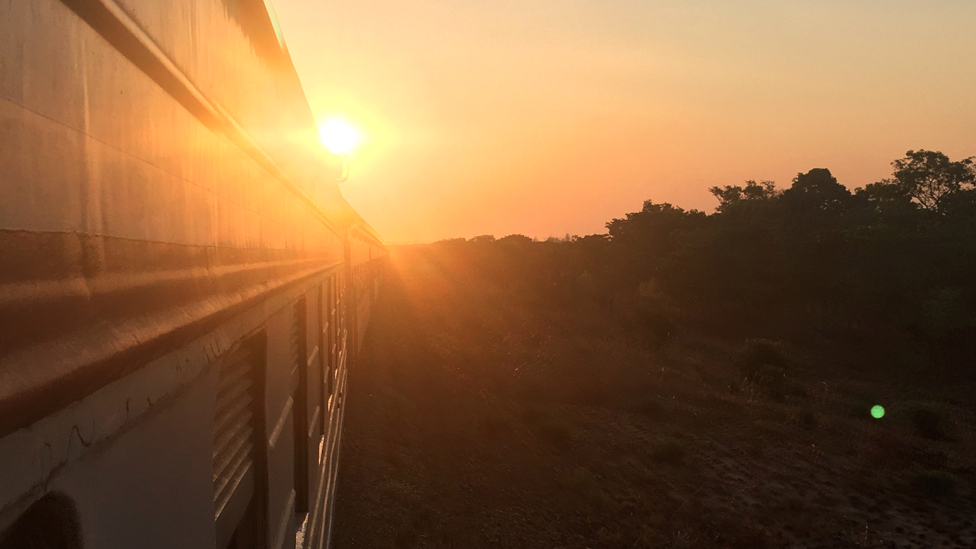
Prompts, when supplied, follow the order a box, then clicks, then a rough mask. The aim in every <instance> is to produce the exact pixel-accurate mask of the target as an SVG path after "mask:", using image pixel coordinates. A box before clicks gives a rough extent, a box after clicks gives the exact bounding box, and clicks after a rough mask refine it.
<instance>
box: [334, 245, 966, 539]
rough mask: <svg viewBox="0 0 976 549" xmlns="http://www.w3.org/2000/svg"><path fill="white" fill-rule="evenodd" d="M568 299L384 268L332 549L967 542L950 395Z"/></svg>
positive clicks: (952, 391) (443, 266)
mask: <svg viewBox="0 0 976 549" xmlns="http://www.w3.org/2000/svg"><path fill="white" fill-rule="evenodd" d="M585 307H587V306H586V305H585V304H561V303H553V302H546V301H540V299H538V298H537V297H536V296H533V295H531V294H526V293H524V292H519V291H517V290H516V289H512V288H506V287H499V286H496V285H492V284H491V283H489V282H486V281H484V280H482V279H480V278H479V277H478V276H476V273H470V272H466V271H464V269H463V266H458V265H453V264H452V263H451V262H450V258H449V257H442V256H437V255H430V254H426V255H425V254H424V253H419V252H412V253H411V254H408V256H406V257H401V258H400V261H399V262H398V270H397V271H395V272H393V273H391V274H390V276H389V278H388V280H387V286H386V288H385V290H384V295H383V296H382V299H381V303H380V304H379V306H378V308H377V310H376V312H375V314H374V321H373V325H372V326H371V328H370V332H369V334H368V335H367V341H366V345H365V349H364V356H363V358H362V361H361V362H360V363H359V364H357V365H356V367H355V368H353V369H352V370H351V372H350V380H349V409H348V413H347V416H346V418H347V419H346V421H347V424H346V434H345V437H346V438H345V441H344V443H343V455H342V462H341V463H342V465H341V468H340V473H339V490H338V507H337V512H336V523H335V528H336V529H335V544H334V547H337V548H339V549H349V548H355V547H445V548H446V547H513V548H514V547H526V548H528V547H565V548H570V547H580V548H582V547H589V548H599V547H602V548H617V547H624V548H639V547H655V548H705V547H741V548H762V547H810V548H814V547H823V548H834V547H892V546H894V547H915V548H923V547H973V546H976V526H974V524H973V522H974V519H973V518H972V517H973V516H976V495H974V491H973V487H974V481H976V478H974V472H976V436H974V429H973V425H974V424H976V419H974V414H973V410H972V409H971V408H970V407H968V406H970V405H971V404H970V403H971V399H970V398H969V396H968V395H971V394H972V388H971V387H963V386H959V387H931V386H926V385H925V383H923V381H924V379H922V380H920V379H910V380H909V379H903V380H900V381H899V380H897V379H892V378H889V377H885V376H880V375H878V373H877V372H874V373H871V374H867V373H858V372H856V371H853V370H851V369H850V368H848V367H846V366H843V364H845V360H844V357H843V355H839V354H837V350H836V349H833V350H826V349H813V350H802V349H793V348H790V349H789V350H788V351H787V350H786V349H785V347H783V346H781V345H780V344H777V343H769V342H766V343H755V342H753V343H746V342H744V341H742V340H738V341H726V340H720V339H714V338H710V337H708V336H704V335H698V334H694V333H689V332H687V331H685V332H682V333H678V334H675V333H674V330H675V328H674V327H673V326H671V325H670V324H667V323H663V322H657V321H658V320H659V317H655V316H654V315H653V314H652V313H648V312H646V311H645V312H644V314H645V316H644V317H642V318H644V319H645V320H646V319H648V318H650V319H651V320H653V321H654V322H651V321H647V322H649V323H650V324H651V325H652V326H653V327H657V328H660V327H661V326H664V327H665V328H666V329H665V328H661V329H660V330H659V331H661V332H665V331H666V332H667V334H666V335H667V341H662V337H661V334H660V333H659V334H654V335H653V336H652V337H646V336H645V335H642V334H640V333H634V330H639V329H641V324H640V322H636V321H634V319H632V318H624V319H622V321H621V322H619V323H618V322H616V320H615V317H614V315H613V314H612V313H608V312H607V311H602V310H599V309H586V308H585ZM668 318H671V316H669V317H668ZM757 348H758V349H759V350H758V351H757V350H756V349H757ZM750 349H751V350H750ZM750 353H751V354H750ZM764 353H765V354H764ZM749 357H751V358H749ZM757 357H758V358H757ZM852 361H853V359H852ZM877 403H882V404H885V406H886V408H887V409H888V412H889V413H888V414H886V416H885V417H884V418H883V419H882V420H875V419H872V418H871V417H870V414H869V410H870V407H871V406H872V405H873V404H877ZM919 410H930V412H919Z"/></svg>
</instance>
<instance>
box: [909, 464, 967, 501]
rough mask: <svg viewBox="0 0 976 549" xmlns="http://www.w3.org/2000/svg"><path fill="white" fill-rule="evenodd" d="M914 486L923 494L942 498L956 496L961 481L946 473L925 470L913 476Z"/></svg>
mask: <svg viewBox="0 0 976 549" xmlns="http://www.w3.org/2000/svg"><path fill="white" fill-rule="evenodd" d="M912 486H914V487H915V489H916V490H918V491H919V492H922V493H923V494H926V495H929V496H933V497H939V498H941V497H949V496H952V495H954V494H955V493H956V489H957V488H958V486H959V481H958V480H957V479H956V477H954V476H952V475H951V474H949V473H946V472H945V471H936V470H932V469H925V470H922V471H918V472H917V473H915V475H914V476H912Z"/></svg>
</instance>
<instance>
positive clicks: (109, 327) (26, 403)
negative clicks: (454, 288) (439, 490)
mask: <svg viewBox="0 0 976 549" xmlns="http://www.w3.org/2000/svg"><path fill="white" fill-rule="evenodd" d="M342 167H343V166H342V160H341V159H340V158H339V157H337V156H334V155H331V154H329V153H327V152H325V151H324V150H323V149H322V147H321V144H320V142H319V136H318V131H317V128H316V124H315V120H314V118H313V116H312V113H311V111H310V109H309V106H308V102H307V101H306V98H305V96H304V92H303V91H302V87H301V83H300V82H299V79H298V76H297V74H296V73H295V69H294V67H293V65H292V62H291V58H290V57H289V55H288V50H287V48H286V46H285V43H284V40H283V39H282V37H281V33H280V30H279V28H278V25H277V21H276V20H275V16H274V13H273V11H272V10H271V9H270V5H269V4H266V3H265V2H264V1H263V0H167V1H165V2H161V1H159V0H31V1H29V2H28V1H8V2H0V549H13V548H22V547H32V548H52V549H61V548H65V549H80V548H84V549H108V548H132V547H139V548H195V547H200V548H217V549H224V548H274V549H278V548H293V547H295V548H316V549H317V548H321V547H327V546H328V544H329V530H330V523H331V520H332V508H333V500H334V494H335V478H336V472H337V466H338V456H339V445H340V441H341V437H342V416H343V409H344V408H343V403H344V399H345V395H346V388H345V383H346V370H347V368H348V367H350V365H352V364H354V363H355V355H356V352H357V349H358V348H359V346H360V344H361V342H362V337H363V333H364V331H365V330H366V327H367V325H368V322H369V317H370V311H371V308H372V304H373V302H374V300H375V299H376V295H377V292H378V291H379V286H380V282H381V279H382V273H383V269H384V266H385V264H386V261H387V255H388V254H387V251H386V250H385V248H384V247H383V245H382V243H381V241H380V239H379V237H378V236H377V235H376V233H375V232H374V231H373V230H372V228H370V226H369V225H368V224H367V223H366V222H365V221H364V220H363V219H362V218H361V217H360V216H359V215H358V214H357V213H356V212H355V211H354V210H353V209H352V208H350V207H349V205H348V204H347V203H346V202H345V200H344V199H343V198H342V196H341V194H340V193H339V190H338V186H337V181H338V179H339V177H340V176H341V172H342Z"/></svg>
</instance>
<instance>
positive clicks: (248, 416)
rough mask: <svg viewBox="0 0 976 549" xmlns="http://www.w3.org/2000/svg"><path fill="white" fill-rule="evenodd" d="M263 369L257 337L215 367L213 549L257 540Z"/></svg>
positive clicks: (260, 339) (261, 343)
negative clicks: (215, 539)
mask: <svg viewBox="0 0 976 549" xmlns="http://www.w3.org/2000/svg"><path fill="white" fill-rule="evenodd" d="M264 364H265V344H264V338H263V336H258V337H256V338H253V339H252V340H250V341H248V342H246V343H245V345H243V346H242V347H241V348H240V349H238V350H237V351H234V352H232V353H231V354H230V355H228V356H227V357H226V358H224V359H223V360H221V362H220V363H219V365H218V374H217V396H216V407H215V411H214V428H213V487H214V522H215V528H216V533H217V547H221V548H223V547H228V548H234V549H237V548H244V547H251V546H253V545H254V544H255V543H256V542H257V539H258V536H259V532H258V530H259V526H258V516H259V514H260V513H258V505H259V503H260V501H261V500H260V498H259V497H258V496H259V495H260V493H261V492H260V490H259V485H260V483H261V478H262V475H260V474H259V472H258V469H259V467H260V465H261V461H262V459H261V456H262V455H263V451H261V449H262V448H263V447H264V446H263V445H262V444H260V441H261V440H263V437H264V434H263V429H262V428H261V425H262V424H263V420H262V414H261V410H262V409H263V394H264V389H263V379H264V377H263V373H264Z"/></svg>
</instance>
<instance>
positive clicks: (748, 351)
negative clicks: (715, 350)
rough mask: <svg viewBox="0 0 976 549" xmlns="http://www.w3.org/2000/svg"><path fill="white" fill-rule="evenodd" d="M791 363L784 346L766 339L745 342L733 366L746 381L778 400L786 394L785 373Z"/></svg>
mask: <svg viewBox="0 0 976 549" xmlns="http://www.w3.org/2000/svg"><path fill="white" fill-rule="evenodd" d="M791 363H792V361H791V360H790V358H789V355H788V354H787V352H786V348H785V346H784V345H783V344H782V343H781V342H779V341H770V340H768V339H749V340H746V342H745V344H744V345H743V346H742V348H741V349H740V350H739V353H738V356H736V359H735V365H736V366H737V367H738V368H739V371H740V372H741V373H742V375H743V376H745V378H746V379H747V380H749V381H750V382H752V383H755V384H756V385H758V386H760V387H762V388H763V389H764V390H765V391H766V392H767V393H769V394H770V395H772V396H774V397H778V398H782V397H784V396H785V394H786V391H787V388H788V387H787V383H786V372H787V370H788V369H789V367H790V365H791Z"/></svg>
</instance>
